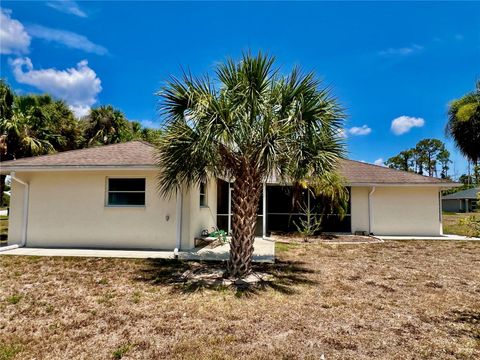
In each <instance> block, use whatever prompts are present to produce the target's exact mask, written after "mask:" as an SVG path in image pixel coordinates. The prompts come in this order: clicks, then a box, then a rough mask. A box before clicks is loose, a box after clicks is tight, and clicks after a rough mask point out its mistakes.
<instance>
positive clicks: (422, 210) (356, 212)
mask: <svg viewBox="0 0 480 360" xmlns="http://www.w3.org/2000/svg"><path fill="white" fill-rule="evenodd" d="M370 189H371V188H369V187H353V188H352V231H356V230H368V193H369V191H370ZM439 190H440V189H439V188H436V187H410V186H403V187H402V186H397V187H381V186H376V187H375V192H374V193H373V195H372V197H371V207H372V210H371V214H372V219H371V222H372V229H371V231H372V232H373V233H374V234H375V235H417V236H438V235H440V234H441V231H442V230H441V227H442V226H441V220H440V213H439V211H440V208H439V205H440V204H439V195H438V192H439Z"/></svg>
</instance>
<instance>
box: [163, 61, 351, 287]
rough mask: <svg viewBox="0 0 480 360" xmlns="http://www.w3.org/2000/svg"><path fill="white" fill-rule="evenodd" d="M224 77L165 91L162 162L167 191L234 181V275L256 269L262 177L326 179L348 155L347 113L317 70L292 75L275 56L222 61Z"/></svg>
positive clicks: (176, 83)
mask: <svg viewBox="0 0 480 360" xmlns="http://www.w3.org/2000/svg"><path fill="white" fill-rule="evenodd" d="M215 73H216V77H217V79H215V80H212V79H210V78H209V77H208V76H205V77H201V78H197V77H193V76H192V75H190V74H184V76H183V78H182V79H181V80H178V79H176V78H173V79H172V80H170V81H169V82H168V83H167V84H166V85H165V87H164V88H162V89H161V91H160V92H159V95H160V97H161V108H162V112H163V115H164V116H165V118H166V121H165V129H164V135H163V137H162V138H161V141H160V144H159V156H158V165H159V166H160V167H161V169H162V171H161V172H160V175H159V185H160V190H161V192H162V194H163V195H169V194H172V193H174V192H175V191H178V190H179V189H180V188H181V187H183V186H192V185H196V184H199V183H200V182H201V181H205V180H206V179H207V177H208V176H209V175H213V176H217V177H227V178H230V179H232V180H233V181H234V183H233V194H232V240H231V244H230V260H229V262H228V269H227V272H228V275H230V276H232V277H242V276H244V275H246V274H248V273H249V272H250V271H251V260H252V254H253V242H254V236H255V224H256V217H257V210H258V209H257V208H258V203H259V199H260V196H261V192H262V183H263V182H264V181H266V179H267V177H268V176H269V175H271V174H273V173H274V174H276V176H277V177H278V178H279V179H280V180H282V181H284V182H289V183H296V182H298V181H300V180H302V179H305V178H307V177H312V176H318V177H321V176H322V175H323V174H325V173H326V172H329V171H331V170H332V169H334V168H335V167H336V166H337V160H338V159H339V158H340V157H342V156H343V154H344V143H343V141H342V138H341V136H339V132H340V130H341V128H342V125H343V121H344V114H343V111H342V109H341V108H340V106H339V104H338V103H337V100H336V99H334V98H333V97H332V96H331V95H330V92H329V90H328V89H326V88H322V87H321V86H320V85H321V83H320V81H319V80H317V79H316V77H315V75H314V74H313V73H308V74H302V72H301V71H299V69H298V68H294V69H293V70H292V72H291V73H290V74H289V75H288V76H284V75H281V74H280V72H279V70H278V68H276V67H274V58H273V57H269V56H265V55H263V54H261V53H259V54H258V55H256V56H252V55H250V54H244V55H243V57H242V59H241V61H240V62H235V61H233V60H231V59H229V60H227V61H226V62H225V63H223V64H220V65H218V67H217V68H216V72H215Z"/></svg>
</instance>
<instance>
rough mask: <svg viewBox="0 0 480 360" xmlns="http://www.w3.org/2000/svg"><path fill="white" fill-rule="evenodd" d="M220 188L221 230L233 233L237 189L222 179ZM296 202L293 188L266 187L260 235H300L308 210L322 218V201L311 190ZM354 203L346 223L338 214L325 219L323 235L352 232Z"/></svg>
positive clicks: (218, 222)
mask: <svg viewBox="0 0 480 360" xmlns="http://www.w3.org/2000/svg"><path fill="white" fill-rule="evenodd" d="M217 187H218V188H217V227H218V228H219V229H221V230H225V231H227V232H228V233H230V231H231V229H232V224H231V209H232V207H231V193H232V191H233V185H231V184H229V183H228V182H225V181H222V180H220V179H219V180H218V182H217ZM349 192H350V188H349ZM264 194H265V196H264ZM295 198H296V202H295V203H294V201H293V199H294V194H293V188H292V187H291V186H280V185H275V184H266V185H264V187H263V191H262V195H261V197H260V202H259V204H258V213H257V214H258V215H257V226H256V232H255V233H256V235H257V236H262V235H264V236H265V235H269V234H271V233H272V232H294V231H297V226H296V224H299V222H300V219H302V218H305V209H306V208H307V207H308V206H309V208H310V212H311V213H312V214H316V215H318V216H319V217H320V214H321V213H322V212H323V211H322V209H323V206H324V204H322V201H321V200H320V199H317V198H315V197H314V196H313V195H312V194H310V192H309V191H307V190H303V191H301V192H300V193H297V194H296V196H295ZM350 201H351V200H350V199H349V201H348V208H347V214H346V215H345V216H344V217H343V219H341V217H340V216H339V215H338V214H324V215H323V216H322V217H321V219H322V221H321V223H322V226H321V231H322V232H347V233H349V232H351V211H350V208H351V206H350ZM302 207H303V209H302ZM264 216H265V218H264Z"/></svg>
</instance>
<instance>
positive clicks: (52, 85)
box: [10, 57, 102, 117]
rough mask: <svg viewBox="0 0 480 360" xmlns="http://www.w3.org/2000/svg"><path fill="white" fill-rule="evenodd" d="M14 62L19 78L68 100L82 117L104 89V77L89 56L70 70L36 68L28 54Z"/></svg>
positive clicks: (20, 80) (15, 74)
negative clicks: (100, 77)
mask: <svg viewBox="0 0 480 360" xmlns="http://www.w3.org/2000/svg"><path fill="white" fill-rule="evenodd" d="M10 64H11V66H12V70H13V74H14V76H15V80H17V82H19V83H21V84H28V85H31V86H34V87H36V88H37V89H40V90H42V91H45V92H48V93H50V94H51V95H52V96H54V97H57V98H60V99H63V100H65V101H66V102H67V104H68V105H69V106H70V108H71V109H72V110H73V111H74V112H75V115H77V116H79V117H80V116H84V115H86V114H87V112H88V111H89V110H90V106H92V105H93V104H94V103H95V102H96V101H97V95H98V93H99V92H100V91H101V90H102V86H101V81H100V79H99V78H98V77H97V74H96V73H95V71H93V70H92V69H91V68H90V67H89V66H88V62H87V61H86V60H83V61H80V62H79V63H78V64H77V66H76V67H75V68H69V69H66V70H56V69H53V68H50V69H40V70H34V69H33V64H32V61H31V60H30V59H29V58H28V57H27V58H18V59H15V60H11V61H10Z"/></svg>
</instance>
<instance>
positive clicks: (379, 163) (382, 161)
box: [373, 158, 385, 166]
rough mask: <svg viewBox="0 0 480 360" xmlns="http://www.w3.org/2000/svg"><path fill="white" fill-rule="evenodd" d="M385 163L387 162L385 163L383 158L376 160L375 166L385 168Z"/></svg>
mask: <svg viewBox="0 0 480 360" xmlns="http://www.w3.org/2000/svg"><path fill="white" fill-rule="evenodd" d="M384 162H385V161H384V160H383V159H382V158H378V159H377V160H375V161H374V162H373V163H374V164H375V165H378V166H385V164H384Z"/></svg>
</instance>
